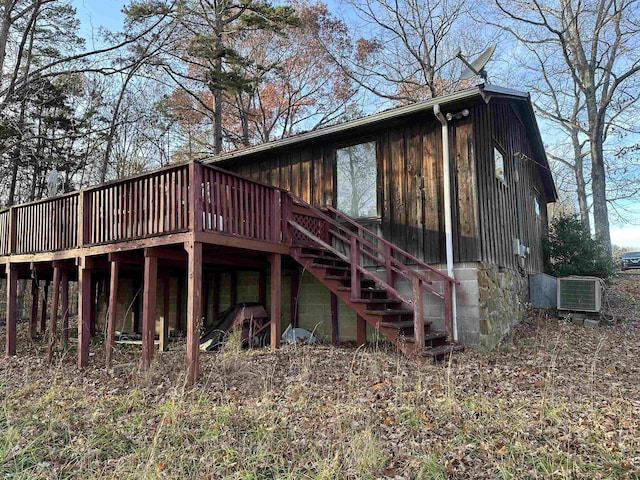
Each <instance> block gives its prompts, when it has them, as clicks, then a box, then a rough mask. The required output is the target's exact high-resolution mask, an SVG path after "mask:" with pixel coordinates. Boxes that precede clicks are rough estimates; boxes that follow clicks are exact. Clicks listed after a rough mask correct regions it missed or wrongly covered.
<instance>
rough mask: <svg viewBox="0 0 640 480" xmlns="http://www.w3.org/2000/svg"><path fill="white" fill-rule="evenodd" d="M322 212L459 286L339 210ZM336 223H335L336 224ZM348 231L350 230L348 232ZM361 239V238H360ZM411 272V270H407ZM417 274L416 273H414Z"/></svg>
mask: <svg viewBox="0 0 640 480" xmlns="http://www.w3.org/2000/svg"><path fill="white" fill-rule="evenodd" d="M323 209H324V210H328V211H330V212H331V213H332V214H334V215H335V216H337V217H339V218H340V219H342V220H343V221H345V222H347V223H349V224H351V225H353V226H354V227H356V228H357V229H358V230H361V231H363V232H365V233H367V234H368V235H371V236H372V237H374V238H375V239H376V240H378V241H380V242H382V244H383V245H385V246H387V247H390V248H391V250H392V251H395V252H397V253H399V254H400V255H402V256H404V257H405V258H407V259H409V260H410V261H412V262H413V263H415V264H417V265H420V266H421V267H424V268H425V269H427V270H429V271H430V272H431V273H433V274H434V275H437V276H438V277H441V278H442V279H443V280H446V281H448V282H449V283H453V284H456V285H460V282H459V281H458V280H456V279H455V278H452V277H450V276H449V275H447V274H446V273H442V272H441V271H440V270H438V269H436V268H434V267H432V266H431V265H429V264H428V263H425V262H424V261H422V260H420V259H418V258H416V257H415V256H413V255H411V254H410V253H409V252H407V251H405V250H402V249H401V248H399V247H397V246H396V245H394V244H393V243H391V242H389V241H388V240H385V239H384V238H382V237H381V236H380V235H378V234H377V233H375V232H373V231H371V230H369V229H368V228H367V227H365V226H363V225H360V224H359V223H358V222H356V221H355V220H353V219H352V218H351V217H349V216H348V215H345V214H344V213H342V212H340V211H339V210H337V209H335V208H334V207H332V206H331V205H326V206H325V207H323ZM336 223H337V222H336ZM348 231H350V230H348ZM361 238H362V237H361ZM391 260H392V261H394V262H396V263H398V264H400V265H402V266H405V267H406V265H405V264H404V263H402V262H400V261H398V259H396V258H395V257H393V256H392V257H391ZM409 271H412V270H409ZM415 273H418V272H415Z"/></svg>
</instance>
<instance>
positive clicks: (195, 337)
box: [184, 241, 202, 385]
mask: <svg viewBox="0 0 640 480" xmlns="http://www.w3.org/2000/svg"><path fill="white" fill-rule="evenodd" d="M184 248H185V250H186V251H187V255H188V260H187V272H188V273H187V299H188V301H187V384H188V385H193V384H195V383H196V381H197V380H198V377H199V376H200V357H199V355H200V322H201V321H202V312H201V311H200V310H201V308H202V301H201V297H202V243H200V242H195V241H187V242H185V243H184Z"/></svg>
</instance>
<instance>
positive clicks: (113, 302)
mask: <svg viewBox="0 0 640 480" xmlns="http://www.w3.org/2000/svg"><path fill="white" fill-rule="evenodd" d="M110 263H111V265H110V275H109V284H110V285H109V310H108V317H107V338H106V339H105V348H106V352H105V353H106V357H105V358H106V366H107V368H111V361H112V359H113V354H114V351H115V336H116V320H117V318H118V285H119V284H120V282H119V278H118V277H119V276H120V262H118V261H117V260H111V262H110Z"/></svg>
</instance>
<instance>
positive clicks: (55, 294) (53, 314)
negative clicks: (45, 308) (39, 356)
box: [47, 265, 61, 365]
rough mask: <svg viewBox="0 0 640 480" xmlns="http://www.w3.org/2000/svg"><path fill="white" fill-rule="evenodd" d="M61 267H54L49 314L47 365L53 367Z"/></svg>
mask: <svg viewBox="0 0 640 480" xmlns="http://www.w3.org/2000/svg"><path fill="white" fill-rule="evenodd" d="M60 273H61V272H60V267H59V266H57V265H54V267H53V290H52V292H51V293H52V294H51V310H50V312H49V338H48V340H49V341H48V342H47V363H48V364H49V365H51V362H52V361H53V349H54V347H55V343H56V335H57V325H56V324H57V321H58V300H59V298H60Z"/></svg>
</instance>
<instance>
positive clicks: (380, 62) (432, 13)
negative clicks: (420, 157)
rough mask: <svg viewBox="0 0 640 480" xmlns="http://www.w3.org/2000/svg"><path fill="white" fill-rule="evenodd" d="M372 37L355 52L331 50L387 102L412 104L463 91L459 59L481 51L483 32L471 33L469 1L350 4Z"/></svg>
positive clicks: (351, 0) (359, 27)
mask: <svg viewBox="0 0 640 480" xmlns="http://www.w3.org/2000/svg"><path fill="white" fill-rule="evenodd" d="M345 4H346V5H348V7H349V8H350V9H351V10H352V11H353V13H354V14H355V16H356V17H357V18H359V19H360V24H355V25H352V28H353V30H354V31H358V32H366V34H361V36H359V37H357V38H355V39H354V42H353V47H352V48H350V49H345V48H343V49H342V50H337V49H330V51H331V52H332V53H333V55H334V56H335V58H336V59H337V60H338V61H339V62H340V64H341V65H342V66H343V69H344V71H345V72H346V73H347V74H348V75H349V76H350V77H351V78H352V79H353V80H354V81H356V82H357V83H358V84H360V85H361V86H362V87H364V88H365V89H367V90H368V91H369V92H371V93H373V94H374V95H376V96H377V97H380V98H382V99H386V100H391V101H393V102H395V103H412V102H416V101H418V100H422V99H425V98H431V97H435V96H438V95H441V94H443V93H449V92H452V91H454V90H456V89H458V88H460V86H461V83H460V81H459V80H458V78H459V73H460V70H461V63H460V62H459V61H458V60H457V59H456V58H455V56H454V55H453V52H454V49H455V48H456V47H458V46H463V47H464V49H465V51H466V52H467V53H468V54H474V53H477V52H479V51H480V50H481V49H482V48H483V45H484V43H483V42H482V41H480V40H479V38H478V37H479V35H480V34H481V33H482V32H480V31H479V30H478V29H477V28H470V24H469V18H470V17H469V15H468V9H469V8H470V7H469V5H470V3H469V2H464V1H463V0H426V1H425V0H365V1H356V0H345Z"/></svg>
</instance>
